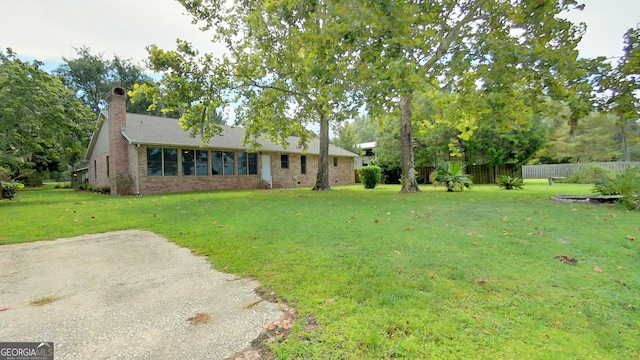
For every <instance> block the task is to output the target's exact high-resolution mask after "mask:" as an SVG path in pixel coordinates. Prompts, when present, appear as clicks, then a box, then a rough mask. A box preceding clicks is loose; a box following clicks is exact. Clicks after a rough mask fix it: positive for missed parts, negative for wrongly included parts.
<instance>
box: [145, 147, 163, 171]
mask: <svg viewBox="0 0 640 360" xmlns="http://www.w3.org/2000/svg"><path fill="white" fill-rule="evenodd" d="M147 175H148V176H162V149H161V148H151V147H149V148H147Z"/></svg>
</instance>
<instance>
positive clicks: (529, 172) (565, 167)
mask: <svg viewBox="0 0 640 360" xmlns="http://www.w3.org/2000/svg"><path fill="white" fill-rule="evenodd" d="M591 165H598V166H601V167H603V168H605V169H607V170H609V171H611V172H616V173H619V172H622V171H624V170H625V169H626V168H628V167H630V166H637V167H640V161H614V162H595V163H571V164H544V165H525V166H523V167H522V178H523V179H548V178H550V177H569V176H571V174H573V173H574V172H575V171H578V170H582V169H585V168H587V167H589V166H591Z"/></svg>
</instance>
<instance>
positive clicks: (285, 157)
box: [280, 155, 289, 169]
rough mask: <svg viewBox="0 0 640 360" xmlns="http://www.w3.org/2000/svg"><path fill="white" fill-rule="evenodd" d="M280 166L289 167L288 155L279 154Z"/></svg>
mask: <svg viewBox="0 0 640 360" xmlns="http://www.w3.org/2000/svg"><path fill="white" fill-rule="evenodd" d="M280 167H281V168H283V169H288V168H289V155H280Z"/></svg>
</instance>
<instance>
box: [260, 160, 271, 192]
mask: <svg viewBox="0 0 640 360" xmlns="http://www.w3.org/2000/svg"><path fill="white" fill-rule="evenodd" d="M262 180H264V181H266V182H267V183H269V187H273V178H272V177H271V155H262Z"/></svg>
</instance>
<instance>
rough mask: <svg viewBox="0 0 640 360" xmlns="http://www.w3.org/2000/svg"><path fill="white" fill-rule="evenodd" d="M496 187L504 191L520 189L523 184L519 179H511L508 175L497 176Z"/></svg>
mask: <svg viewBox="0 0 640 360" xmlns="http://www.w3.org/2000/svg"><path fill="white" fill-rule="evenodd" d="M496 183H497V184H498V187H500V189H505V190H513V189H518V190H519V189H522V187H523V186H524V183H523V182H522V179H520V178H519V177H511V176H509V175H498V179H497V180H496Z"/></svg>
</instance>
